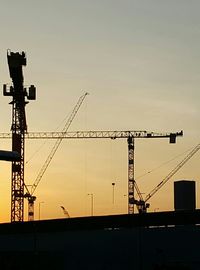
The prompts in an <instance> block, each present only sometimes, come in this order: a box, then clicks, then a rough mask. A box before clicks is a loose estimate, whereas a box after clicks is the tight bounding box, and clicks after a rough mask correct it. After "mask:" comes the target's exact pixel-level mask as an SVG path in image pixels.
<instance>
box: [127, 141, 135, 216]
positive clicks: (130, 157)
mask: <svg viewBox="0 0 200 270" xmlns="http://www.w3.org/2000/svg"><path fill="white" fill-rule="evenodd" d="M127 142H128V214H134V201H135V199H134V189H135V180H134V138H133V137H128V139H127Z"/></svg>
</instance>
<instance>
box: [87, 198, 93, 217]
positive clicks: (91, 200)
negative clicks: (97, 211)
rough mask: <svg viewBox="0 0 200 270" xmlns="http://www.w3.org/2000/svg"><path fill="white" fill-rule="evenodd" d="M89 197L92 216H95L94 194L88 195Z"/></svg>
mask: <svg viewBox="0 0 200 270" xmlns="http://www.w3.org/2000/svg"><path fill="white" fill-rule="evenodd" d="M88 195H89V196H91V216H93V214H94V194H93V193H88Z"/></svg>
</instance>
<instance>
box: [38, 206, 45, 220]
mask: <svg viewBox="0 0 200 270" xmlns="http://www.w3.org/2000/svg"><path fill="white" fill-rule="evenodd" d="M41 203H44V202H39V220H40V205H41Z"/></svg>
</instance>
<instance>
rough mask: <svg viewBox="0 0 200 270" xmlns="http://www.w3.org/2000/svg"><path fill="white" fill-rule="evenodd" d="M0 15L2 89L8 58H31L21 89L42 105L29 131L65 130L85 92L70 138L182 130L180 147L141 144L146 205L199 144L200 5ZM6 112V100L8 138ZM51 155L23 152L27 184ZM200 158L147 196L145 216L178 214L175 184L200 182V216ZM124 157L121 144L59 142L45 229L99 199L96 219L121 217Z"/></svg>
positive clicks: (4, 210)
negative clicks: (87, 133) (84, 133)
mask: <svg viewBox="0 0 200 270" xmlns="http://www.w3.org/2000/svg"><path fill="white" fill-rule="evenodd" d="M0 4H1V5H0V25H1V27H0V37H1V42H0V83H1V85H3V84H4V83H11V80H10V78H9V72H8V65H7V58H6V53H7V49H11V50H12V51H14V52H17V51H19V52H21V51H25V52H26V55H27V67H25V68H24V79H25V85H30V84H34V85H35V86H36V88H37V100H36V101H31V102H30V103H29V104H28V105H27V107H26V112H27V123H28V131H55V130H57V131H60V130H62V127H63V124H64V123H63V119H65V118H66V117H67V116H68V115H69V114H70V113H71V111H72V110H73V108H74V106H75V104H76V102H77V101H78V99H79V97H80V96H81V95H82V94H84V92H89V93H90V95H89V96H87V98H86V100H85V101H84V103H83V105H82V106H81V108H80V110H79V112H78V114H77V116H76V118H75V119H74V121H73V123H72V125H71V127H70V129H69V130H70V131H78V130H147V131H153V132H177V131H180V130H183V131H184V137H183V138H178V139H177V144H175V145H171V144H169V143H168V140H167V139H155V140H145V139H144V140H136V149H135V159H136V165H135V176H136V179H137V178H138V180H137V183H138V186H139V188H140V190H141V192H142V193H143V195H144V197H145V196H146V195H147V194H148V193H149V192H150V191H151V190H152V189H153V188H154V187H155V186H156V185H157V184H158V183H159V182H160V181H161V180H162V178H164V177H165V176H166V175H167V174H168V173H169V172H170V171H171V170H172V169H173V168H174V167H175V166H176V164H177V163H178V162H180V161H181V160H182V159H183V158H184V155H186V154H187V153H188V152H187V151H188V150H189V149H191V148H193V147H194V146H195V145H196V144H198V143H199V135H200V131H199V128H200V121H199V119H200V110H199V108H200V91H199V87H200V17H199V10H200V1H198V0H190V1H188V0H168V1H159V0H140V1H139V0H138V1H136V0H106V1H105V0H102V1H99V0H73V1H68V0H63V1H61V0H57V1H52V0H48V1H47V0H40V1H39V0H35V1H29V0H26V1H25V0H18V1H14V0H10V1H4V0H0ZM10 101H11V99H10V98H9V97H4V96H3V95H1V98H0V108H1V119H0V132H9V131H10V127H11V106H10V105H9V104H8V103H9V102H10ZM53 144H54V141H52V140H49V141H44V140H38V141H36V140H34V141H30V140H29V141H28V140H27V141H26V156H25V161H26V167H25V182H26V184H28V185H29V184H32V183H33V182H34V180H35V179H36V177H37V175H38V172H39V170H40V168H41V167H42V165H43V163H44V161H45V159H46V158H47V156H48V154H49V152H50V150H51V148H52V146H53ZM1 149H6V150H10V149H11V141H10V140H6V139H2V140H1ZM199 154H200V153H197V154H196V155H195V156H194V157H193V158H192V159H191V160H190V161H188V163H187V164H186V165H185V166H184V167H183V168H182V169H181V170H180V171H179V172H178V173H177V174H176V175H175V177H173V178H172V179H171V180H170V181H169V182H168V183H167V184H166V185H165V186H164V187H163V188H162V189H161V190H160V191H159V192H158V193H157V194H156V195H155V196H154V197H152V199H151V200H150V204H151V208H150V211H166V210H172V209H173V182H174V181H175V180H180V179H189V180H196V189H197V207H200V199H199V196H198V193H199V192H198V190H199V181H200V178H199V177H200V174H199V171H200V169H199V162H198V161H199ZM127 157H128V156H127V142H126V140H124V139H118V140H108V139H105V140H102V139H101V140H100V139H99V140H94V139H91V140H65V141H63V142H62V144H61V146H60V148H59V150H58V152H57V153H56V155H55V157H54V158H53V160H52V162H51V164H50V166H49V168H48V169H47V171H46V173H45V175H44V176H43V178H42V180H41V183H40V184H39V186H38V188H37V190H36V192H35V195H36V196H37V201H36V204H35V218H36V219H38V214H39V213H38V206H39V203H40V202H44V203H42V204H41V218H44V219H50V218H63V217H64V215H63V212H62V209H61V208H60V206H61V205H63V206H64V207H65V208H66V209H67V210H68V212H69V214H70V216H71V217H75V216H86V215H90V210H91V201H90V199H91V198H90V196H88V193H93V194H94V214H95V215H108V214H121V213H126V212H127V184H128V180H127V179H128V175H127V164H128V163H127ZM170 160H171V161H170ZM168 161H170V162H168ZM0 163H1V164H0V167H1V181H0V222H8V221H10V200H11V198H10V193H11V166H10V163H6V162H3V161H1V162H0ZM151 171H152V172H151ZM148 172H151V173H148ZM141 175H144V176H143V177H140V176H141ZM112 182H115V183H116V185H115V203H114V204H113V203H112ZM25 204H26V205H27V202H26V201H25ZM25 211H26V212H25V217H27V209H25Z"/></svg>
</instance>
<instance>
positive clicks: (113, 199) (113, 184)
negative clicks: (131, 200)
mask: <svg viewBox="0 0 200 270" xmlns="http://www.w3.org/2000/svg"><path fill="white" fill-rule="evenodd" d="M112 203H113V204H114V203H115V183H114V182H113V183H112Z"/></svg>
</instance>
